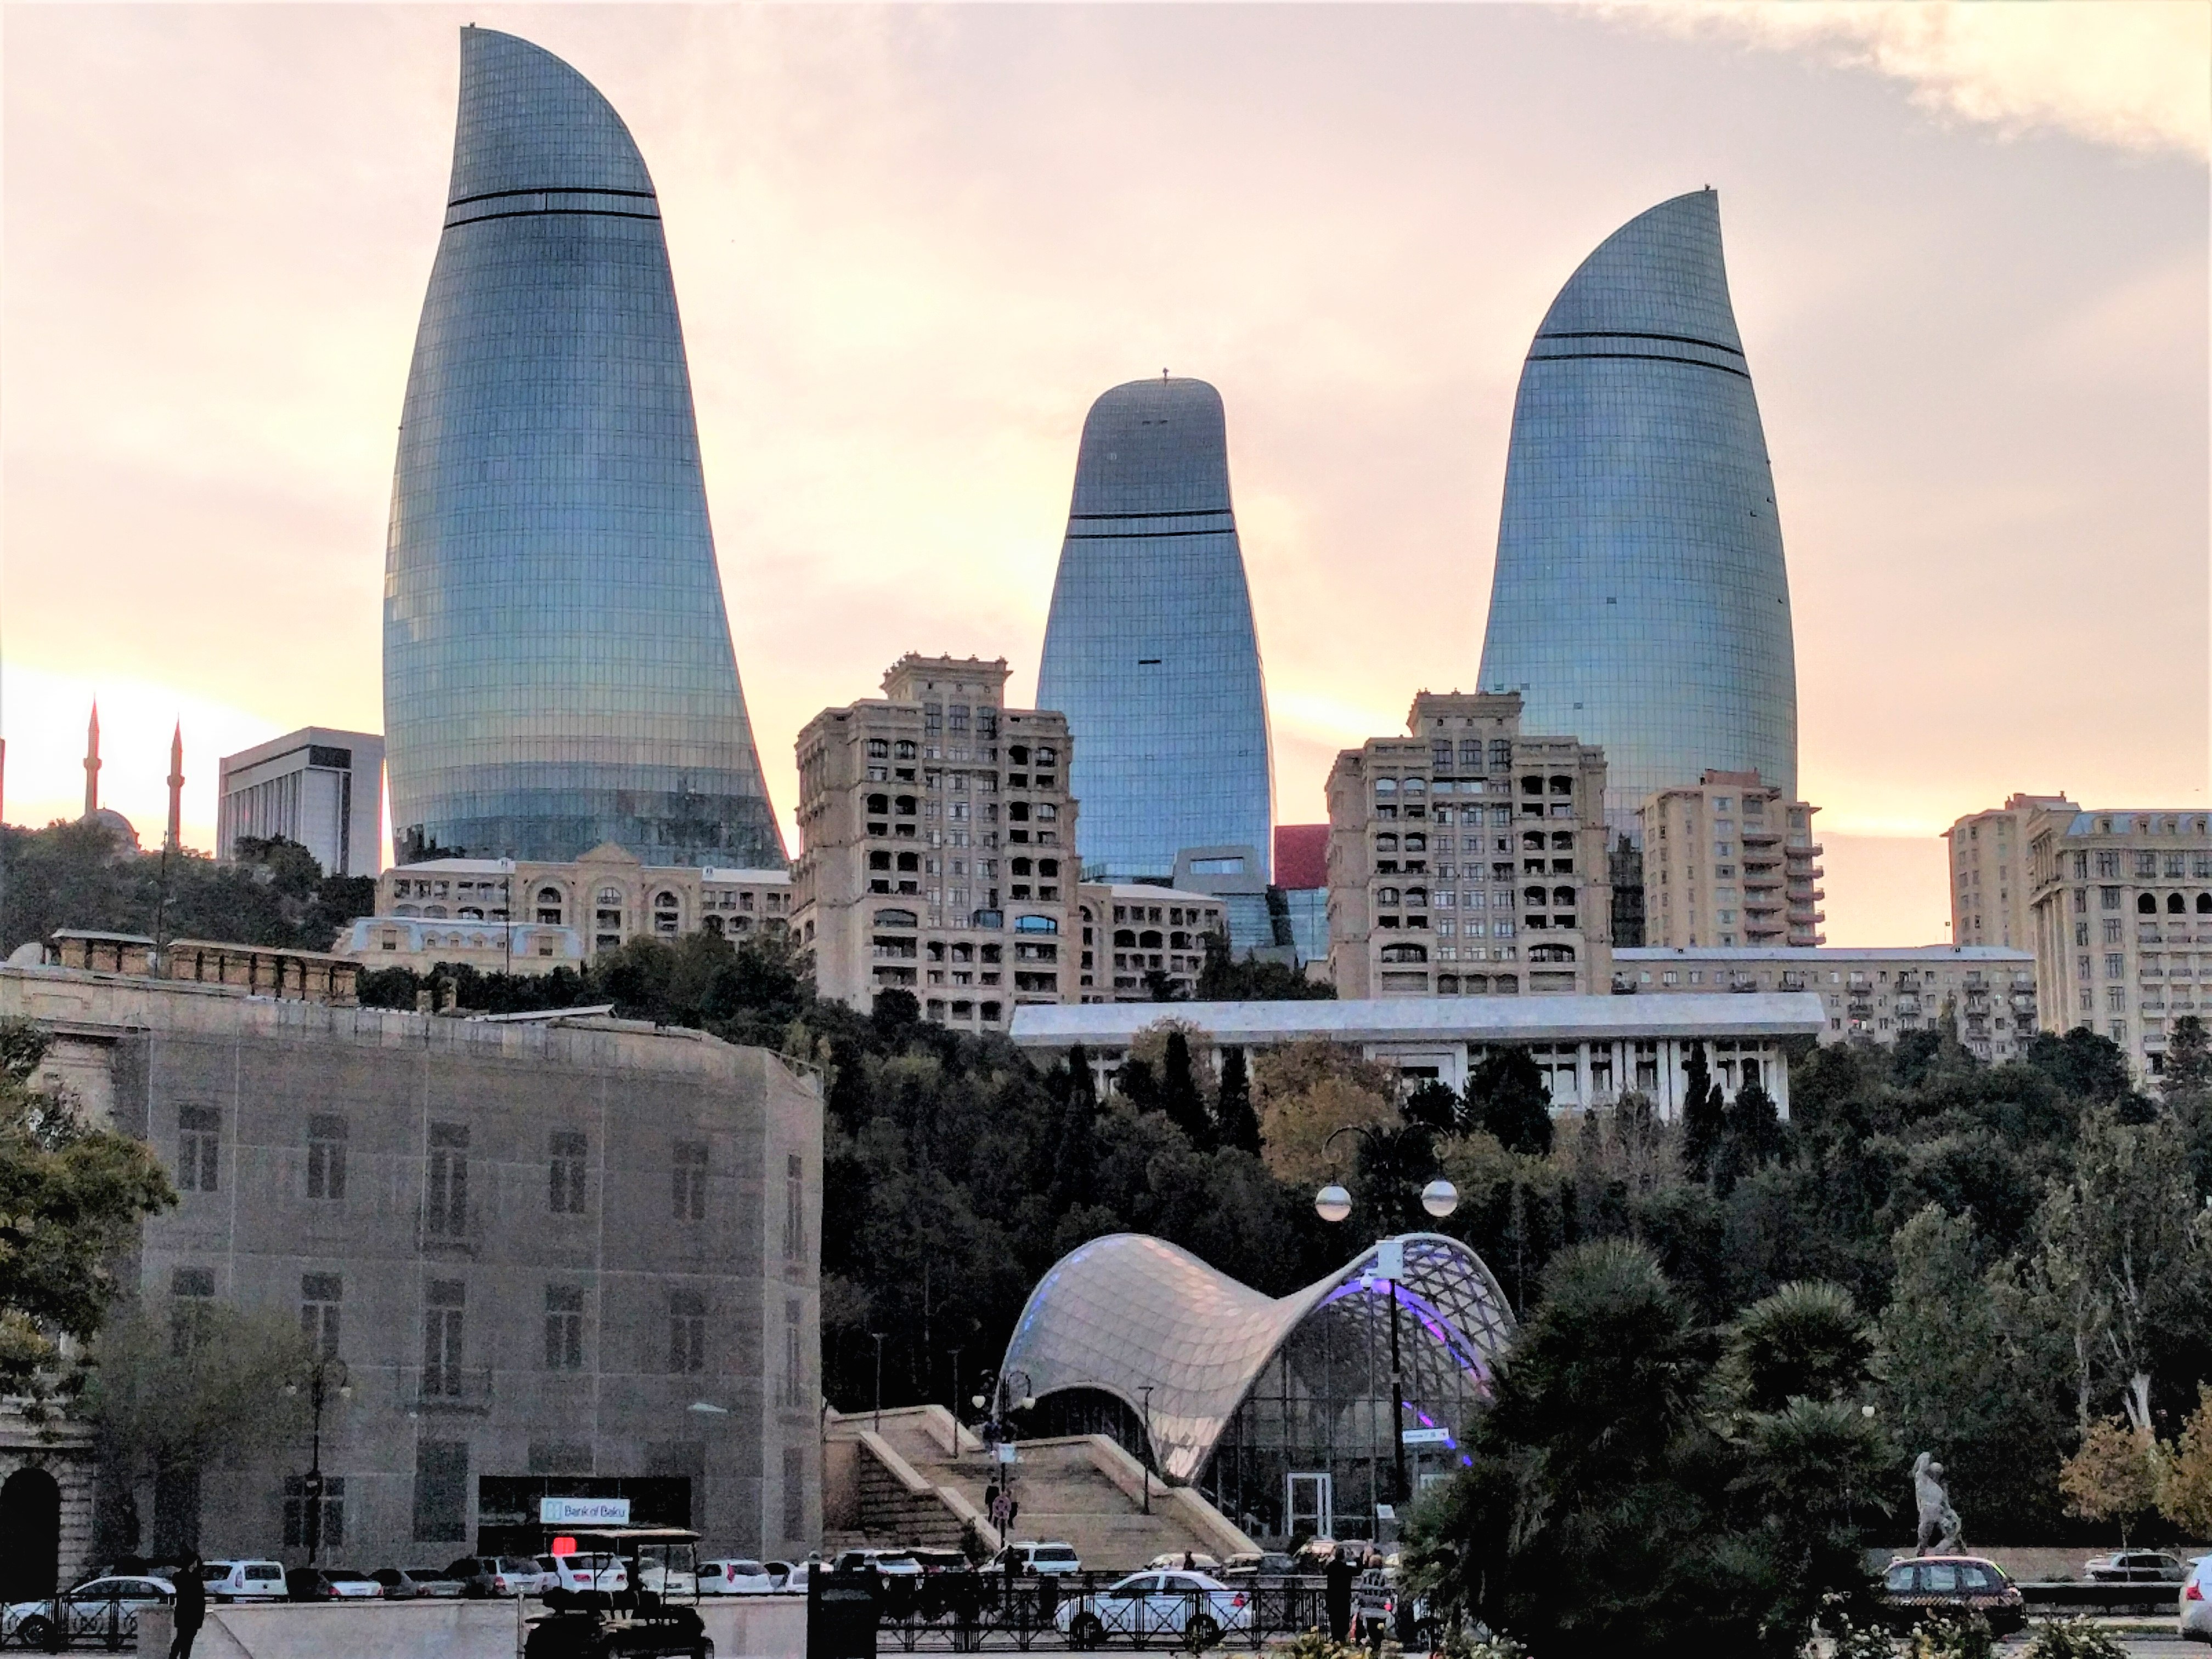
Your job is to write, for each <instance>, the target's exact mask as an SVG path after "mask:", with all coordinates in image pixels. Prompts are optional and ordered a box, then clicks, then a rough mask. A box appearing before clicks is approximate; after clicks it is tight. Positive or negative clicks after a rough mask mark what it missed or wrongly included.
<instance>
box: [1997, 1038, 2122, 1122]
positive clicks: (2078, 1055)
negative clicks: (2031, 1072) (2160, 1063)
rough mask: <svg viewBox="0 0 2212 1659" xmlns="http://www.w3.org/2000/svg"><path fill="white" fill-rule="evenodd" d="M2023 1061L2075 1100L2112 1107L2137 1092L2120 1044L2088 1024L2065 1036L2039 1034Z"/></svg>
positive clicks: (2024, 1055) (2029, 1045)
mask: <svg viewBox="0 0 2212 1659" xmlns="http://www.w3.org/2000/svg"><path fill="white" fill-rule="evenodd" d="M2021 1058H2022V1059H2023V1060H2026V1062H2027V1064H2028V1065H2029V1066H2033V1068H2034V1069H2035V1070H2037V1071H2039V1072H2041V1073H2043V1074H2044V1075H2045V1076H2046V1077H2048V1078H2049V1079H2051V1081H2052V1082H2054V1083H2056V1084H2057V1085H2058V1086H2059V1088H2060V1089H2061V1090H2063V1091H2064V1092H2065V1093H2066V1094H2068V1095H2069V1096H2071V1097H2073V1098H2074V1099H2075V1100H2087V1101H2095V1102H2099V1103H2103V1104H2107V1105H2110V1104H2113V1103H2118V1102H2119V1101H2123V1100H2126V1099H2128V1098H2129V1097H2130V1096H2132V1095H2133V1094H2134V1093H2135V1085H2134V1084H2133V1083H2132V1082H2131V1081H2130V1079H2129V1077H2128V1057H2127V1055H2126V1054H2124V1053H2123V1052H2122V1051H2121V1048H2120V1045H2119V1044H2118V1043H2117V1042H2113V1041H2112V1039H2111V1038H2110V1037H2104V1036H2098V1035H2097V1034H2096V1033H2095V1032H2094V1031H2093V1030H2090V1029H2089V1028H2088V1027H2087V1026H2086V1025H2076V1026H2075V1027H2074V1029H2073V1030H2070V1031H2068V1032H2067V1033H2066V1034H2065V1035H2064V1036H2060V1035H2058V1034H2057V1032H2055V1031H2039V1032H2037V1033H2036V1035H2035V1036H2034V1038H2033V1041H2031V1042H2029V1043H2028V1045H2027V1049H2026V1051H2025V1052H2024V1053H2023V1054H2022V1055H2021Z"/></svg>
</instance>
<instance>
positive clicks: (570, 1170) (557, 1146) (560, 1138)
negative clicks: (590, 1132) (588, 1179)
mask: <svg viewBox="0 0 2212 1659" xmlns="http://www.w3.org/2000/svg"><path fill="white" fill-rule="evenodd" d="M586 1146H587V1142H586V1139H585V1138H584V1136H583V1135H581V1134H580V1133H577V1132H576V1131H575V1130H573V1129H556V1130H555V1131H554V1132H553V1138H552V1169H551V1172H550V1177H549V1181H548V1191H547V1200H548V1202H549V1204H550V1207H551V1209H552V1211H553V1213H554V1214H556V1215H581V1214H583V1212H584V1172H585V1165H586Z"/></svg>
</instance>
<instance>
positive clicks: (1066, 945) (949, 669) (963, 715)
mask: <svg viewBox="0 0 2212 1659" xmlns="http://www.w3.org/2000/svg"><path fill="white" fill-rule="evenodd" d="M1005 705H1006V659H1005V658H1003V657H1000V658H996V659H993V660H991V661H988V662H986V661H983V660H981V659H977V658H974V657H969V658H964V659H963V658H955V657H923V656H915V655H912V654H909V655H907V656H904V657H902V658H900V659H898V661H897V662H896V663H894V664H892V665H891V667H890V671H888V672H886V673H885V674H884V695H883V696H882V697H880V698H871V699H868V700H867V701H865V702H856V703H853V704H851V705H849V706H848V707H846V708H825V709H823V711H822V712H821V713H820V714H817V715H816V716H815V717H814V718H813V719H812V720H809V721H808V722H807V724H806V728H805V730H804V731H803V732H800V733H799V745H798V747H799V841H800V851H799V859H798V861H797V862H796V863H795V864H794V865H793V868H792V906H793V912H792V921H793V927H795V928H796V929H797V930H798V936H799V944H800V946H801V948H802V949H803V950H804V951H805V952H806V953H807V955H808V957H810V958H811V961H812V963H813V966H814V981H815V987H816V989H817V992H818V993H819V994H821V995H823V996H824V997H834V998H836V999H837V1000H841V1001H843V1002H846V1003H848V1004H850V1005H851V1006H854V1007H855V1008H863V1009H865V1008H867V1007H869V1006H872V1005H873V1003H874V1001H875V998H876V994H877V993H878V992H879V991H885V990H900V991H910V992H912V993H913V994H914V995H915V997H916V998H917V999H918V1000H920V1002H921V1010H922V1013H923V1016H924V1018H928V1019H931V1020H933V1021H936V1022H937V1023H939V1024H948V1025H952V1026H955V1027H957V1028H959V1029H962V1030H1004V1029H1005V1026H1006V1018H1007V1015H1008V1014H1009V1012H1011V1011H1012V1008H1013V1006H1014V1005H1015V1004H1017V1003H1018V1002H1029V1001H1045V1002H1057V1001H1059V1000H1060V999H1061V998H1062V997H1063V996H1066V997H1073V996H1074V995H1075V994H1077V993H1078V988H1079V987H1078V986H1077V983H1076V981H1077V978H1078V976H1079V969H1078V968H1077V963H1076V957H1077V955H1078V952H1079V948H1080V947H1079V945H1077V917H1076V892H1075V890H1076V881H1077V875H1078V872H1077V870H1076V866H1075V848H1076V844H1077V843H1076V839H1075V836H1076V805H1075V797H1074V795H1073V793H1071V792H1070V790H1069V788H1068V773H1069V767H1068V761H1069V750H1070V747H1071V745H1070V741H1069V737H1068V724H1067V720H1066V718H1065V717H1064V716H1063V715H1061V714H1058V713H1057V712H1052V711H1040V710H1037V709H1029V708H1006V706H1005Z"/></svg>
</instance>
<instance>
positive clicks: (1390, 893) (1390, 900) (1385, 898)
mask: <svg viewBox="0 0 2212 1659" xmlns="http://www.w3.org/2000/svg"><path fill="white" fill-rule="evenodd" d="M1375 902H1376V903H1377V904H1395V903H1396V902H1398V890H1397V889H1396V888H1395V887H1378V888H1376V890H1375Z"/></svg>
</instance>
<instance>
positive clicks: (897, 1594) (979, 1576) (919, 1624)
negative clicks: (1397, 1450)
mask: <svg viewBox="0 0 2212 1659" xmlns="http://www.w3.org/2000/svg"><path fill="white" fill-rule="evenodd" d="M1181 1576H1182V1575H1179V1574H1174V1573H1170V1574H1167V1575H1165V1577H1166V1578H1167V1579H1168V1580H1170V1581H1171V1580H1173V1579H1174V1578H1176V1577H1181ZM1162 1577H1163V1576H1162V1575H1160V1574H1158V1573H1148V1574H1142V1575H1138V1576H1137V1577H1135V1578H1134V1579H1132V1577H1131V1575H1128V1574H1126V1573H1097V1572H1075V1573H1058V1574H1030V1573H1016V1574H1007V1573H1004V1572H997V1571H975V1572H958V1571H953V1572H935V1573H928V1574H925V1575H922V1576H920V1577H903V1576H885V1577H883V1578H881V1579H879V1580H877V1581H875V1583H873V1585H872V1589H871V1601H872V1612H873V1614H874V1636H875V1640H874V1644H873V1647H872V1651H874V1652H878V1653H894V1652H903V1653H918V1652H919V1653H942V1652H951V1653H973V1652H976V1651H978V1650H982V1649H985V1648H990V1649H1012V1650H1017V1651H1019V1652H1024V1653H1026V1652H1029V1651H1030V1650H1033V1649H1043V1650H1048V1651H1054V1650H1057V1651H1061V1652H1078V1653H1082V1652H1092V1651H1097V1650H1103V1649H1116V1648H1118V1649H1139V1648H1144V1649H1154V1650H1176V1649H1182V1650H1188V1651H1197V1650H1200V1649H1219V1648H1237V1647H1248V1648H1251V1649H1255V1650H1256V1649H1258V1648H1260V1647H1261V1645H1262V1644H1265V1643H1266V1642H1267V1640H1268V1638H1271V1637H1280V1636H1296V1635H1298V1634H1300V1633H1301V1632H1305V1631H1309V1630H1316V1629H1322V1628H1324V1627H1326V1626H1328V1624H1329V1622H1330V1619H1329V1608H1328V1590H1327V1589H1326V1587H1325V1585H1324V1583H1323V1582H1322V1579H1321V1578H1319V1577H1268V1578H1261V1579H1244V1580H1242V1581H1239V1582H1237V1583H1226V1584H1225V1585H1224V1587H1223V1588H1221V1589H1186V1588H1175V1587H1170V1586H1169V1585H1167V1584H1161V1585H1160V1587H1159V1588H1152V1587H1151V1585H1148V1584H1147V1583H1146V1580H1148V1579H1149V1580H1151V1581H1152V1583H1159V1581H1160V1580H1161V1579H1162ZM1342 1611H1347V1612H1348V1613H1350V1614H1352V1616H1357V1615H1358V1613H1359V1612H1360V1611H1361V1607H1360V1604H1359V1601H1358V1598H1357V1597H1355V1598H1354V1600H1353V1602H1352V1606H1351V1607H1350V1608H1349V1609H1345V1610H1342ZM853 1645H854V1646H857V1645H859V1644H853Z"/></svg>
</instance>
